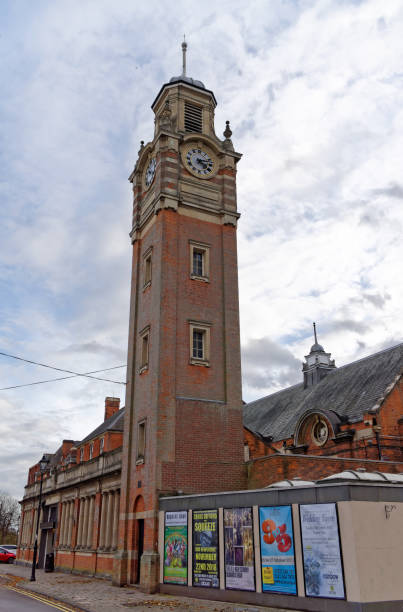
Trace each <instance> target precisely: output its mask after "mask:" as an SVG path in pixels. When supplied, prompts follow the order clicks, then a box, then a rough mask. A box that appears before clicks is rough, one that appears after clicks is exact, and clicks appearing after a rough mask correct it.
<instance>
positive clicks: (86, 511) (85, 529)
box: [82, 497, 90, 548]
mask: <svg viewBox="0 0 403 612" xmlns="http://www.w3.org/2000/svg"><path fill="white" fill-rule="evenodd" d="M89 509H90V499H89V497H86V498H85V500H84V513H83V537H82V546H83V548H87V540H88V514H89Z"/></svg>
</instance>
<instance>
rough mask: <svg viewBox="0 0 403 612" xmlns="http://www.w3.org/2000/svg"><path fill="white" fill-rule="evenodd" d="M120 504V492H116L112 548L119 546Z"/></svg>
mask: <svg viewBox="0 0 403 612" xmlns="http://www.w3.org/2000/svg"><path fill="white" fill-rule="evenodd" d="M119 504H120V492H119V491H115V494H114V505H113V529H112V548H116V547H117V544H118V527H119Z"/></svg>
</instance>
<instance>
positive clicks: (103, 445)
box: [99, 438, 105, 455]
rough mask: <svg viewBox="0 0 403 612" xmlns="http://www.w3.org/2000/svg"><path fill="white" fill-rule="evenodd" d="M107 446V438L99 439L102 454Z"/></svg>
mask: <svg viewBox="0 0 403 612" xmlns="http://www.w3.org/2000/svg"><path fill="white" fill-rule="evenodd" d="M104 447H105V438H101V439H100V441H99V454H100V455H102V453H103V452H104Z"/></svg>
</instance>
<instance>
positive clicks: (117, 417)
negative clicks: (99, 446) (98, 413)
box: [78, 407, 125, 445]
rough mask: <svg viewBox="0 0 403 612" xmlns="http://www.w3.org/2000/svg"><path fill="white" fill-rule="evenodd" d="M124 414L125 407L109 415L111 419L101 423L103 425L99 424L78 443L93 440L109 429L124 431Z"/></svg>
mask: <svg viewBox="0 0 403 612" xmlns="http://www.w3.org/2000/svg"><path fill="white" fill-rule="evenodd" d="M124 415H125V408H124V407H123V408H121V409H120V410H118V411H117V412H115V414H113V415H112V416H111V417H109V419H106V421H104V422H103V423H101V425H98V427H96V428H95V429H94V431H92V432H91V433H90V434H88V436H86V437H85V438H84V439H83V440H81V442H78V445H80V444H84V442H88V440H93V439H94V438H97V437H98V436H100V435H101V434H103V433H106V432H107V431H123V423H124Z"/></svg>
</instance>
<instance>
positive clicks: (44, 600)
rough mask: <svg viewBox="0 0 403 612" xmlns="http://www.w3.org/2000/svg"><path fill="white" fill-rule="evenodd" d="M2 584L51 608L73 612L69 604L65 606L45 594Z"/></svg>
mask: <svg viewBox="0 0 403 612" xmlns="http://www.w3.org/2000/svg"><path fill="white" fill-rule="evenodd" d="M4 586H5V588H6V589H9V590H10V591H16V593H20V595H26V596H27V597H31V598H32V599H37V600H38V601H41V602H42V603H45V604H46V605H47V606H52V608H56V609H57V610H62V611H63V612H74V608H72V607H70V606H65V605H64V604H62V603H56V602H53V601H51V600H49V599H47V597H46V596H45V595H39V594H38V593H32V592H31V591H26V590H25V589H21V588H19V587H14V586H7V585H4ZM76 609H77V608H76Z"/></svg>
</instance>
